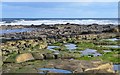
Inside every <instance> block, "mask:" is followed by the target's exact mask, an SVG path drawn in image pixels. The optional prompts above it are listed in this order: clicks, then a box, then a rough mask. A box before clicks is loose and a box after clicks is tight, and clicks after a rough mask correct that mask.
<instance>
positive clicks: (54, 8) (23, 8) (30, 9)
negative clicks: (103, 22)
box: [2, 0, 118, 18]
mask: <svg viewBox="0 0 120 75" xmlns="http://www.w3.org/2000/svg"><path fill="white" fill-rule="evenodd" d="M89 1H91V2H3V3H2V17H3V18H117V17H118V2H94V1H93V0H89ZM106 1H107V0H106ZM109 1H113V0H109Z"/></svg>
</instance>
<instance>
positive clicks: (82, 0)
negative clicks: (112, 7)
mask: <svg viewBox="0 0 120 75" xmlns="http://www.w3.org/2000/svg"><path fill="white" fill-rule="evenodd" d="M2 2H119V0H2Z"/></svg>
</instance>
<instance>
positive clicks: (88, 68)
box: [0, 23, 120, 73]
mask: <svg viewBox="0 0 120 75" xmlns="http://www.w3.org/2000/svg"><path fill="white" fill-rule="evenodd" d="M0 28H1V29H2V28H3V29H4V30H7V29H11V30H14V29H18V28H34V29H33V30H31V31H29V32H27V31H26V32H13V33H4V34H0V37H1V40H2V42H1V43H0V45H1V53H2V61H3V64H2V67H3V73H29V72H32V73H39V72H41V71H40V70H39V68H57V69H65V70H69V71H71V72H72V73H115V71H114V70H113V62H111V61H114V60H112V59H111V60H110V59H105V58H104V56H108V55H109V56H111V57H113V58H114V59H116V60H115V61H114V62H117V63H120V60H117V58H118V57H117V56H115V55H116V54H118V53H119V48H108V47H98V46H97V45H118V44H119V41H115V42H113V41H100V40H101V39H109V38H118V39H119V38H120V30H119V27H118V26H115V25H97V24H93V25H77V24H69V23H67V24H56V25H39V26H37V25H31V26H25V25H24V26H22V25H21V26H0ZM66 43H74V44H77V46H78V48H77V49H76V50H74V51H70V50H67V49H66V47H65V46H64V44H66ZM83 44H85V45H83ZM91 44H92V45H91ZM49 45H56V46H60V47H61V48H56V49H55V51H59V53H58V54H56V53H55V51H52V50H49V49H47V47H48V46H49ZM79 46H80V48H79ZM86 48H92V49H97V50H98V51H99V52H101V53H102V54H103V55H104V56H103V57H102V56H101V57H93V58H92V57H89V56H88V57H86V56H85V57H83V56H82V57H81V56H80V55H81V53H80V51H81V50H83V49H86ZM106 49H109V50H111V51H113V53H112V52H111V53H110V54H109V53H103V52H102V51H103V50H106ZM90 56H91V55H90ZM83 58H84V59H90V60H83ZM104 59H105V60H104ZM88 62H89V63H88ZM48 73H50V71H48Z"/></svg>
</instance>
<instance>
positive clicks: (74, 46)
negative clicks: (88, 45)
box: [65, 43, 77, 50]
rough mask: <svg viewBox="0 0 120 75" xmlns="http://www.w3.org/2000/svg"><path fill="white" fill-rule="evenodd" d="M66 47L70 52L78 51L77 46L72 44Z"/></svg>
mask: <svg viewBox="0 0 120 75" xmlns="http://www.w3.org/2000/svg"><path fill="white" fill-rule="evenodd" d="M65 46H66V47H67V49H69V50H73V49H76V48H77V47H76V45H75V44H71V43H69V44H66V45H65Z"/></svg>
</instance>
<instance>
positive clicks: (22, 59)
mask: <svg viewBox="0 0 120 75" xmlns="http://www.w3.org/2000/svg"><path fill="white" fill-rule="evenodd" d="M28 60H34V57H33V55H32V54H31V53H24V54H20V55H18V56H17V57H16V63H21V62H25V61H28Z"/></svg>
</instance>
